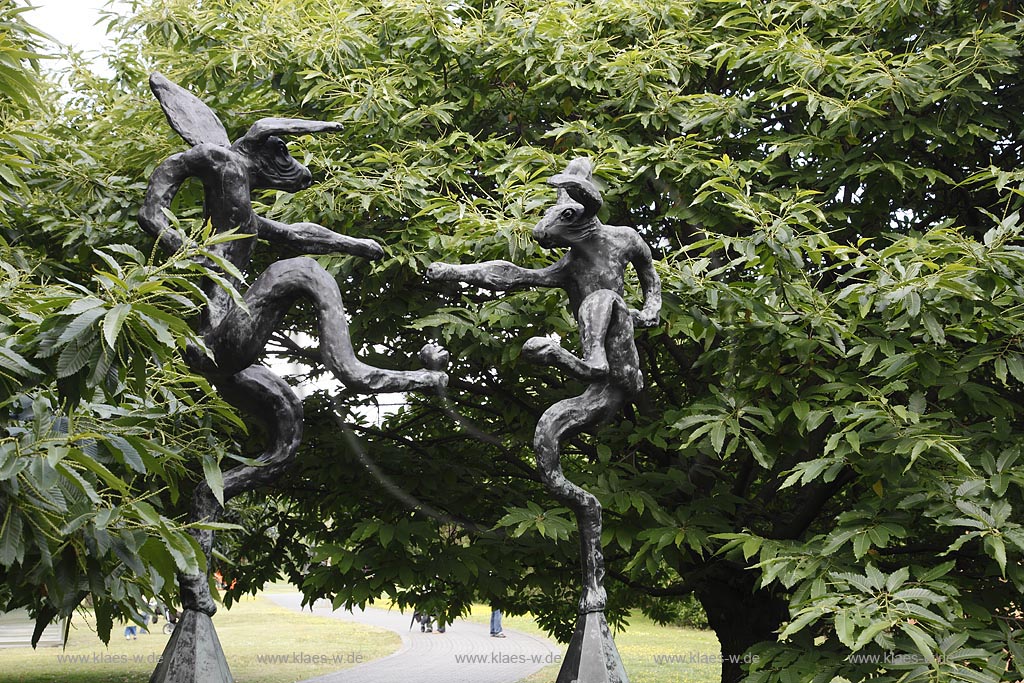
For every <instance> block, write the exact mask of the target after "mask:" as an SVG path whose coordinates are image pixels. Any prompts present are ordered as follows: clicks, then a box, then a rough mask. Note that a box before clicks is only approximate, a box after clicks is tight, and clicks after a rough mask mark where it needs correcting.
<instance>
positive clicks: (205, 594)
mask: <svg viewBox="0 0 1024 683" xmlns="http://www.w3.org/2000/svg"><path fill="white" fill-rule="evenodd" d="M150 86H151V88H152V90H153V93H154V95H156V97H157V99H158V100H159V102H160V105H161V107H162V108H163V110H164V113H165V114H166V115H167V120H168V121H169V122H170V124H171V126H172V127H173V128H174V130H175V131H177V132H178V133H179V134H180V135H181V136H182V137H183V138H184V139H185V140H186V141H187V142H188V143H190V144H191V145H192V147H191V149H189V150H187V151H185V152H181V153H179V154H175V155H173V156H171V157H169V158H168V159H167V160H165V161H164V162H163V163H161V164H160V165H159V166H158V167H157V168H156V170H155V171H154V172H153V175H152V177H151V179H150V183H149V187H148V189H147V192H146V197H145V200H144V203H143V206H142V207H141V209H140V211H139V224H140V226H141V227H142V228H143V230H145V231H146V232H147V233H149V234H151V235H153V236H154V237H156V238H158V239H159V241H160V244H161V246H162V247H163V248H165V249H166V250H168V251H172V252H173V251H177V250H178V249H180V248H181V247H182V246H183V244H184V239H185V237H184V236H183V235H182V234H181V233H179V232H178V231H177V230H175V229H174V227H173V226H172V225H171V223H170V221H169V219H168V217H167V212H168V211H169V209H170V207H171V202H172V201H173V199H174V197H175V195H176V194H177V193H178V190H179V189H180V188H181V185H182V183H183V182H184V181H185V180H186V179H188V178H198V179H199V180H200V182H202V184H203V190H204V200H205V201H204V206H205V211H206V218H207V219H208V220H209V221H210V223H211V225H212V227H213V229H214V230H216V231H218V232H223V231H228V230H234V231H236V232H238V233H239V234H241V235H250V236H251V237H252V238H256V237H259V238H262V239H265V240H267V241H270V242H274V243H278V244H282V245H286V246H288V247H290V248H292V249H294V250H297V251H300V252H303V253H315V254H327V253H348V254H353V255H357V256H361V257H365V258H380V257H381V256H382V255H383V253H384V252H383V250H382V249H381V247H380V246H379V245H378V244H377V243H376V242H374V241H373V240H366V239H356V238H352V237H348V236H345V235H340V234H338V233H335V232H333V231H331V230H328V229H327V228H324V227H323V226H320V225H317V224H315V223H305V222H303V223H293V224H286V223H281V222H278V221H273V220H270V219H267V218H263V217H261V216H258V215H257V214H256V213H255V212H254V211H253V208H252V203H251V199H250V195H251V192H252V190H254V189H260V188H265V189H277V190H283V191H286V192H296V191H299V190H302V189H304V188H306V187H308V186H309V185H310V183H311V182H312V175H311V174H310V172H309V170H308V169H307V168H306V167H305V166H303V165H302V164H300V163H299V162H298V161H296V160H295V159H294V158H293V157H292V156H291V155H290V154H289V153H288V148H287V146H286V145H285V143H284V141H283V140H281V138H279V137H277V136H279V135H301V134H307V133H322V132H329V131H334V130H338V129H339V128H340V126H339V125H338V124H336V123H329V122H322V121H300V120H295V119H279V118H270V119H262V120H260V121H257V122H256V123H255V124H253V125H252V127H251V128H250V129H249V130H248V132H247V133H246V134H245V135H244V136H242V137H241V138H239V139H238V140H237V141H235V142H234V143H231V142H230V140H229V139H228V135H227V132H226V131H225V129H224V126H223V125H222V124H221V122H220V120H219V119H218V118H217V116H216V114H214V113H213V111H212V110H210V109H209V108H208V107H207V106H206V105H205V104H203V102H201V101H200V100H199V99H198V98H197V97H195V96H194V95H192V94H191V93H189V92H188V91H187V90H185V89H184V88H182V87H180V86H178V85H176V84H174V83H172V82H171V81H169V80H168V79H166V78H165V77H163V76H162V75H160V74H153V76H152V77H151V78H150ZM252 238H250V239H239V240H231V241H227V242H223V243H220V244H216V245H214V246H213V247H212V250H214V251H215V252H216V253H217V255H218V256H220V257H221V258H223V259H226V260H227V261H229V262H230V263H232V264H233V265H234V266H235V267H236V268H237V269H238V270H239V271H242V272H244V271H245V270H246V269H247V268H248V266H249V264H250V259H251V255H252V250H253V246H254V242H255V239H252ZM233 284H235V285H236V286H237V287H238V288H241V283H237V282H235V283H233ZM203 287H204V290H205V293H206V295H207V297H208V301H209V303H208V305H207V307H206V310H204V312H203V314H202V316H201V319H200V321H199V329H198V331H199V333H200V334H201V335H202V336H203V338H204V341H205V343H206V346H207V348H208V349H209V351H210V355H209V356H208V355H204V354H202V353H200V352H199V350H198V349H196V348H190V349H189V353H188V354H187V357H188V360H189V362H190V363H191V364H192V366H193V367H194V368H195V369H196V370H197V371H199V372H202V373H204V374H206V375H207V376H208V377H210V378H211V379H212V380H213V382H214V383H215V385H216V386H217V387H218V389H219V390H220V392H221V393H222V395H223V396H224V398H225V399H226V400H228V401H230V402H232V403H233V404H235V405H237V406H238V407H239V408H241V409H242V410H243V411H244V412H246V413H247V414H249V415H251V416H253V417H254V418H255V419H256V420H257V421H259V422H262V423H263V424H264V425H265V427H266V429H265V432H266V434H267V444H266V450H265V452H264V453H263V454H262V455H261V456H260V457H259V460H260V462H261V464H262V466H261V467H237V468H235V469H232V470H230V471H228V472H226V473H225V475H224V499H225V500H227V499H229V498H231V497H232V496H233V495H235V494H237V493H240V492H242V491H245V490H249V489H251V488H254V487H255V486H257V485H259V484H261V483H267V482H269V481H272V480H273V479H275V478H276V477H278V476H280V474H281V472H282V471H283V469H284V468H285V467H286V466H287V465H288V464H289V463H290V461H291V460H292V459H293V457H294V455H295V451H296V449H297V448H298V445H299V441H300V439H301V431H302V430H301V427H302V405H301V403H300V402H299V401H298V399H297V398H296V397H295V394H294V392H293V391H292V390H291V388H290V387H289V386H288V385H287V384H286V383H285V382H284V381H283V380H281V379H280V378H279V377H277V376H276V375H274V374H273V373H272V372H270V371H269V370H268V369H266V368H264V367H262V366H259V365H254V363H256V362H257V361H258V360H259V358H260V356H261V355H262V354H263V351H264V347H265V346H266V343H267V340H268V339H269V338H270V335H271V334H272V333H273V332H274V331H275V330H276V329H278V327H279V325H280V323H281V320H282V318H283V317H284V315H285V314H286V313H287V312H288V310H289V309H290V308H291V307H292V306H293V305H294V304H295V303H296V302H298V301H299V300H302V299H305V300H307V301H310V302H312V304H313V306H314V310H315V312H316V315H317V319H318V323H319V332H320V346H321V355H322V357H323V359H324V363H325V365H326V366H327V367H328V369H329V370H330V371H331V372H332V373H333V374H334V375H335V376H336V377H337V378H338V379H339V380H341V381H342V383H343V384H345V385H346V386H347V387H349V388H351V389H354V390H357V391H362V392H367V393H376V392H400V391H410V390H425V389H431V390H432V389H439V388H441V387H443V386H445V385H446V383H447V375H446V374H445V373H444V372H443V368H444V367H445V365H446V364H447V358H448V356H447V352H445V351H444V349H442V348H440V347H439V346H436V345H434V344H427V345H426V346H424V347H423V350H421V352H420V358H421V360H422V361H423V363H424V364H425V365H426V366H427V369H426V370H414V371H397V370H384V369H380V368H375V367H372V366H369V365H366V364H365V363H362V362H361V361H360V360H359V359H358V358H357V357H356V355H355V352H354V351H353V349H352V342H351V339H350V337H349V330H348V321H347V316H346V313H345V309H344V306H343V304H342V299H341V292H340V291H339V289H338V284H337V282H336V281H335V279H334V277H333V276H331V275H330V274H329V273H328V272H327V271H326V270H324V269H323V268H322V267H321V266H320V265H319V264H318V263H317V262H316V261H314V260H313V259H311V258H308V257H296V258H290V259H286V260H281V261H277V262H275V263H273V264H271V266H270V267H269V268H267V269H266V271H264V272H263V273H262V274H260V275H259V277H257V278H256V279H255V280H254V281H253V283H252V284H251V285H250V286H249V287H248V289H247V290H246V291H245V293H244V295H243V298H244V301H245V304H246V305H245V307H244V308H243V307H239V306H237V305H236V304H235V303H234V301H233V300H232V299H231V297H230V296H229V295H228V294H227V293H226V292H224V291H223V289H222V288H221V286H219V285H218V284H216V283H214V282H212V281H207V282H205V283H204V284H203ZM192 502H193V511H192V515H193V518H194V520H195V521H202V520H213V519H216V518H217V517H218V516H219V514H220V504H219V503H218V501H217V500H216V499H215V498H214V496H213V494H212V492H211V491H210V489H209V488H208V487H207V486H206V485H205V484H203V485H200V486H199V487H198V488H197V490H196V493H195V495H194V496H193V501H192ZM197 537H198V540H199V542H200V546H201V547H202V548H203V550H204V552H205V553H206V555H207V558H209V556H210V552H211V545H212V533H211V532H209V531H200V532H197ZM180 585H181V589H182V603H183V605H184V607H185V608H186V609H193V610H196V611H199V612H203V613H205V614H210V615H212V614H213V612H214V611H215V610H216V606H215V605H214V603H213V601H212V599H211V598H210V592H209V588H208V584H207V580H206V577H205V576H182V577H180Z"/></svg>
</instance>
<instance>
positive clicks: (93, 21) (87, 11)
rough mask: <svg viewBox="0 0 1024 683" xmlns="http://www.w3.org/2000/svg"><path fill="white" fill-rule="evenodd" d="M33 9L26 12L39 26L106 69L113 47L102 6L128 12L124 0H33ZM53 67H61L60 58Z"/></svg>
mask: <svg viewBox="0 0 1024 683" xmlns="http://www.w3.org/2000/svg"><path fill="white" fill-rule="evenodd" d="M31 5H32V7H33V8H32V9H31V10H29V11H28V12H26V13H25V14H24V15H23V16H24V17H25V19H26V21H28V22H29V23H30V24H32V25H33V26H35V27H36V28H38V29H39V30H41V31H43V32H45V33H48V34H50V36H52V37H53V38H54V39H55V40H57V41H58V42H59V43H60V44H61V45H65V46H68V47H71V48H74V49H75V50H77V51H80V52H82V53H84V54H85V56H86V57H87V58H89V59H91V60H92V61H93V62H94V64H95V68H96V70H97V71H100V72H103V71H105V70H106V68H107V65H106V61H105V60H104V56H105V55H106V52H107V51H108V50H109V49H110V47H111V40H110V39H109V38H108V37H107V34H106V22H105V21H103V17H102V15H101V14H100V11H101V10H111V11H114V12H120V13H127V12H128V11H129V7H128V6H127V5H126V4H125V2H124V1H123V0H31ZM62 51H63V50H62V48H60V47H59V46H52V47H51V48H50V49H49V50H47V52H51V53H60V52H62ZM47 66H48V67H49V68H52V69H54V70H60V69H61V68H62V67H61V64H60V62H56V63H55V62H50V63H49V64H47Z"/></svg>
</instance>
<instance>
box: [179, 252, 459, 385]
mask: <svg viewBox="0 0 1024 683" xmlns="http://www.w3.org/2000/svg"><path fill="white" fill-rule="evenodd" d="M302 298H305V299H309V300H311V301H312V302H313V304H314V305H315V307H316V315H317V320H318V323H319V328H320V351H321V355H322V357H323V361H324V364H325V365H326V366H327V368H328V369H329V370H330V371H331V372H332V373H334V375H335V376H336V377H337V378H338V379H339V380H340V381H341V382H342V383H343V384H344V385H345V386H346V387H348V388H351V389H353V390H356V391H360V392H365V393H381V392H400V391H412V390H422V389H441V388H443V387H444V386H445V385H446V384H447V381H448V377H447V375H446V374H445V373H444V372H441V371H440V370H441V369H442V368H443V367H444V366H445V365H446V364H447V352H445V351H444V350H443V349H441V348H440V347H439V346H437V345H435V344H427V345H426V346H424V347H423V349H422V350H421V351H420V358H421V359H422V360H423V362H424V364H425V365H426V366H427V367H428V368H430V369H428V370H384V369H381V368H375V367H373V366H370V365H366V364H365V363H363V362H362V361H360V360H359V359H358V358H356V355H355V351H353V349H352V339H351V337H350V336H349V330H348V320H347V318H346V315H345V307H344V305H343V303H342V300H341V292H340V290H339V289H338V283H337V282H336V281H335V279H334V278H333V277H332V276H331V275H330V273H328V272H327V271H326V270H324V269H323V267H321V266H320V264H319V263H317V262H316V261H314V260H313V259H311V258H308V257H298V258H291V259H285V260H283V261H277V262H275V263H273V264H271V265H270V266H269V267H268V268H267V269H266V270H265V271H264V272H263V274H261V275H260V276H259V277H258V278H257V279H256V281H255V282H253V284H252V286H250V287H249V289H248V291H246V293H245V296H244V300H245V304H246V307H247V308H248V310H245V309H243V308H241V307H238V306H235V307H232V308H231V309H230V310H229V311H228V312H227V313H226V314H225V315H224V317H223V318H222V319H221V320H220V322H219V323H218V324H217V325H216V326H215V327H214V328H213V329H212V330H210V331H208V332H207V333H206V334H204V335H203V336H204V339H205V340H206V343H207V346H209V347H210V349H211V350H212V351H213V353H214V363H213V364H211V363H210V362H209V359H196V360H197V363H196V364H197V365H198V366H199V367H198V368H197V369H199V370H201V371H203V372H207V373H209V374H210V375H212V376H214V377H216V376H225V375H228V376H230V375H231V374H233V373H235V372H238V371H239V370H241V369H243V368H246V367H248V366H249V365H251V364H252V363H254V362H255V361H256V359H257V358H258V357H259V355H260V354H261V353H262V352H263V348H264V347H265V346H266V343H267V340H268V339H269V338H270V335H271V334H272V333H273V332H274V330H275V329H276V328H277V326H278V325H279V324H280V322H281V319H282V318H283V317H284V315H285V313H287V312H288V310H289V309H290V308H291V307H292V306H293V305H294V304H295V302H296V301H297V300H299V299H302Z"/></svg>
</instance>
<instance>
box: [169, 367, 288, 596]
mask: <svg viewBox="0 0 1024 683" xmlns="http://www.w3.org/2000/svg"><path fill="white" fill-rule="evenodd" d="M216 386H217V389H218V390H219V391H220V393H221V395H222V396H223V397H224V399H225V400H226V401H228V403H230V404H231V405H233V406H235V407H237V408H239V409H240V410H242V411H243V412H245V413H246V414H248V415H249V416H251V417H253V418H254V419H255V420H256V421H257V422H259V423H260V424H261V425H262V426H263V428H264V431H265V433H266V446H265V448H264V451H263V453H262V454H261V455H260V456H259V457H258V458H257V460H258V461H259V462H260V466H259V467H250V466H241V467H235V468H234V469H231V470H228V471H227V472H225V473H224V501H225V502H227V501H228V500H230V499H231V498H233V497H234V496H235V495H237V494H239V493H241V492H242V491H248V490H250V489H253V488H255V487H256V486H258V485H260V484H266V483H269V482H271V481H273V480H275V479H277V478H278V477H279V476H280V475H281V473H282V472H283V471H284V470H285V469H286V468H287V467H288V466H289V465H290V464H291V462H292V460H293V459H294V458H295V453H296V451H297V450H298V448H299V443H300V442H301V441H302V401H300V400H299V397H298V396H296V395H295V392H294V391H292V388H291V387H290V386H288V384H287V383H286V382H285V381H284V380H282V379H281V378H280V377H278V376H277V375H275V374H274V373H273V372H271V371H270V370H269V369H267V368H265V367H263V366H262V365H253V366H251V367H248V368H246V369H245V370H242V371H241V372H239V373H237V374H235V375H232V376H231V377H227V378H221V379H218V380H217V382H216ZM223 512H224V508H223V507H221V505H220V503H219V502H218V500H217V498H216V496H214V495H213V491H211V490H210V487H209V486H208V485H207V484H206V482H201V483H200V484H199V485H198V486H197V487H196V490H195V492H194V493H193V494H192V519H193V520H196V521H200V522H216V521H217V520H219V519H220V516H221V514H222V513H223ZM192 535H193V536H194V537H195V539H196V541H197V542H198V543H199V547H200V548H201V549H202V551H203V554H204V555H205V556H206V562H207V566H209V563H210V556H211V553H212V549H213V531H211V530H209V529H195V530H193V531H192ZM208 574H209V572H207V573H204V574H180V575H179V576H178V585H179V587H180V588H181V601H182V607H184V608H185V609H193V610H196V611H198V612H202V613H204V614H207V615H209V616H213V614H214V613H215V612H216V611H217V605H216V603H214V601H213V598H212V596H211V595H210V583H209V578H208Z"/></svg>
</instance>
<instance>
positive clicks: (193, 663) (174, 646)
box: [149, 610, 235, 683]
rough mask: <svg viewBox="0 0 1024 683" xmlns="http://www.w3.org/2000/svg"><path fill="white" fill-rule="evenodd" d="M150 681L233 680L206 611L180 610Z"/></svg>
mask: <svg viewBox="0 0 1024 683" xmlns="http://www.w3.org/2000/svg"><path fill="white" fill-rule="evenodd" d="M149 683H235V679H234V678H232V676H231V670H230V669H228V661H227V659H225V658H224V649H223V648H221V646H220V639H219V638H218V637H217V631H216V630H215V629H214V628H213V620H212V619H210V617H209V615H207V614H203V613H202V612H196V611H194V610H185V611H184V612H183V613H182V615H181V618H179V619H178V623H177V625H176V626H175V627H174V633H172V634H171V639H170V640H168V641H167V647H165V648H164V653H163V655H161V658H160V663H159V664H158V665H157V667H156V671H154V672H153V675H152V676H151V677H150V679H149Z"/></svg>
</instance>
